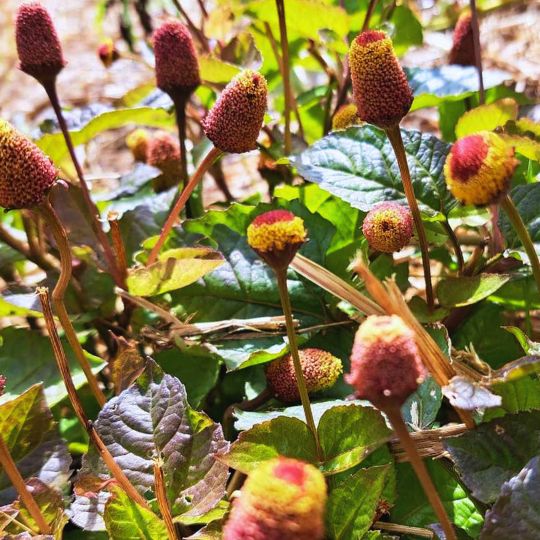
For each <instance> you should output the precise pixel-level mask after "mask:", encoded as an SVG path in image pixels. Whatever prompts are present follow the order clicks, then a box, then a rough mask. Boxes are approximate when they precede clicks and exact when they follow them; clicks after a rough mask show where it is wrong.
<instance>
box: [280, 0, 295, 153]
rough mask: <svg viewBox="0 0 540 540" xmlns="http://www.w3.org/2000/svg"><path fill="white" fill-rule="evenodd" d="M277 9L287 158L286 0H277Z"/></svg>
mask: <svg viewBox="0 0 540 540" xmlns="http://www.w3.org/2000/svg"><path fill="white" fill-rule="evenodd" d="M276 8H277V12H278V19H279V40H280V42H281V58H282V70H281V76H282V77H283V97H284V99H285V111H284V116H285V134H284V145H283V152H284V153H285V155H286V156H288V155H289V154H290V153H291V97H292V90H291V78H290V77H291V74H290V60H289V40H288V38H287V21H286V19H285V2H284V0H276Z"/></svg>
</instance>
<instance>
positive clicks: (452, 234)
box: [443, 220, 465, 276]
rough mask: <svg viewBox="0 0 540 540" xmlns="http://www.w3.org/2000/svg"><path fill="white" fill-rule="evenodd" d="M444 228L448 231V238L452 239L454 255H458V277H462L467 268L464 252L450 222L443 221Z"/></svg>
mask: <svg viewBox="0 0 540 540" xmlns="http://www.w3.org/2000/svg"><path fill="white" fill-rule="evenodd" d="M443 227H444V228H445V229H446V232H447V233H448V238H450V243H451V244H452V247H453V248H454V253H455V254H456V259H457V264H458V275H460V276H461V275H462V274H463V269H464V268H465V260H464V259H463V251H461V246H460V245H459V240H458V239H457V236H456V233H455V232H454V229H452V227H451V226H450V223H448V221H446V220H444V221H443Z"/></svg>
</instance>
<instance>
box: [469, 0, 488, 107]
mask: <svg viewBox="0 0 540 540" xmlns="http://www.w3.org/2000/svg"><path fill="white" fill-rule="evenodd" d="M469 2H470V6H471V25H472V33H473V43H474V61H475V62H476V69H477V71H478V91H479V92H478V98H479V102H480V105H483V104H484V102H485V101H486V96H485V90H484V75H483V73H482V48H481V46H480V25H479V23H478V10H477V9H476V0H469Z"/></svg>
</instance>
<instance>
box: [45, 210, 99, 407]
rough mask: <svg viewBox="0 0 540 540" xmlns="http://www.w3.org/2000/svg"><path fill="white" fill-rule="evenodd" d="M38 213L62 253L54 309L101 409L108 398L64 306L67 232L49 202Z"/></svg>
mask: <svg viewBox="0 0 540 540" xmlns="http://www.w3.org/2000/svg"><path fill="white" fill-rule="evenodd" d="M38 212H39V214H40V215H41V216H42V217H43V219H44V220H45V223H46V224H47V225H48V227H49V229H50V230H51V233H52V235H53V237H54V240H55V242H56V245H57V247H58V251H59V253H60V264H61V269H60V276H59V278H58V281H57V283H56V287H55V288H54V291H53V293H52V302H53V305H54V309H55V311H56V315H57V316H58V318H59V319H60V322H61V323H62V327H63V328H64V332H65V333H66V337H67V340H68V342H69V344H70V346H71V348H72V349H73V352H74V353H75V356H76V358H77V361H78V362H79V364H80V366H81V368H82V370H83V371H84V374H85V376H86V379H87V380H88V385H89V386H90V390H91V391H92V393H93V394H94V396H95V398H96V400H97V402H98V403H99V405H100V407H102V406H103V405H104V404H105V402H106V401H107V398H106V397H105V395H104V394H103V392H102V391H101V388H100V387H99V386H98V382H97V379H96V377H95V375H94V374H93V373H92V368H91V367H90V363H89V362H88V359H87V358H86V356H85V354H84V351H83V349H82V347H81V344H80V343H79V340H78V339H77V334H76V333H75V329H74V328H73V325H72V324H71V321H70V320H69V315H68V312H67V310H66V306H65V304H64V296H65V293H66V289H67V287H68V284H69V281H70V279H71V266H72V258H71V251H70V249H69V244H68V240H67V235H66V231H65V229H64V227H63V226H62V224H61V223H60V220H59V219H58V216H57V215H56V212H55V211H54V208H53V207H52V206H51V203H50V202H49V201H48V200H46V201H45V202H44V203H42V204H41V205H40V206H39V207H38Z"/></svg>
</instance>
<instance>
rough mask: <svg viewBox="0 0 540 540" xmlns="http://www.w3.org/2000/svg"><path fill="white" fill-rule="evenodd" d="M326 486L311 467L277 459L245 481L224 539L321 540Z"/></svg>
mask: <svg viewBox="0 0 540 540" xmlns="http://www.w3.org/2000/svg"><path fill="white" fill-rule="evenodd" d="M325 504H326V483H325V481H324V476H323V475H322V473H321V472H320V471H319V470H318V469H317V468H315V467H314V466H313V465H310V464H308V463H303V462H302V461H298V460H296V459H289V458H284V457H279V458H276V459H271V460H269V461H266V462H264V463H263V464H262V465H260V466H259V467H258V468H257V469H255V470H254V471H253V472H252V473H251V474H250V475H249V476H248V479H247V480H246V482H245V484H244V486H243V488H242V491H241V494H240V496H239V497H238V498H237V499H235V501H234V503H233V507H232V511H231V513H230V517H229V519H228V521H227V523H226V524H225V527H224V530H223V540H322V538H323V537H324V523H323V514H324V508H325Z"/></svg>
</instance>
